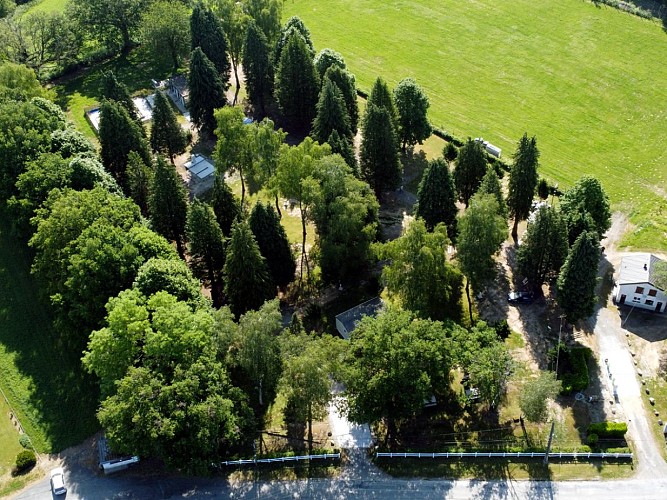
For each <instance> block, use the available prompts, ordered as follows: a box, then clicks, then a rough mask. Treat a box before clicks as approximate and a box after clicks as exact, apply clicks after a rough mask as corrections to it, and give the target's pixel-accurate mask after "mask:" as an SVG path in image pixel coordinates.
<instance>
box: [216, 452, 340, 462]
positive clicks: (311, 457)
mask: <svg viewBox="0 0 667 500" xmlns="http://www.w3.org/2000/svg"><path fill="white" fill-rule="evenodd" d="M333 458H336V459H340V453H326V454H324V455H299V456H296V457H277V458H256V459H249V460H227V461H225V462H220V465H252V464H274V463H280V462H299V461H305V462H307V461H310V460H327V459H333Z"/></svg>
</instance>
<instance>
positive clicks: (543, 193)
mask: <svg viewBox="0 0 667 500" xmlns="http://www.w3.org/2000/svg"><path fill="white" fill-rule="evenodd" d="M537 196H539V197H540V198H541V199H543V200H546V199H547V198H548V197H549V183H548V182H547V180H546V179H545V178H544V177H542V178H541V179H540V182H538V183H537Z"/></svg>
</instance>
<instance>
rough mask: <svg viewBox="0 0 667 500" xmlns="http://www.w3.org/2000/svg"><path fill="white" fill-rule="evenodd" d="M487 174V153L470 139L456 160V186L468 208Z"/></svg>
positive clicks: (460, 198)
mask: <svg viewBox="0 0 667 500" xmlns="http://www.w3.org/2000/svg"><path fill="white" fill-rule="evenodd" d="M484 174H486V153H485V152H484V149H483V147H482V144H480V143H479V142H477V141H473V140H472V139H470V138H468V140H467V142H466V143H465V144H464V145H463V146H461V149H460V150H459V154H458V156H457V158H456V168H455V169H454V184H455V185H456V191H457V192H458V193H459V200H461V202H463V203H464V204H465V206H466V208H468V203H469V202H470V198H472V196H473V195H474V194H475V193H476V192H477V189H479V185H480V184H481V183H482V178H483V177H484Z"/></svg>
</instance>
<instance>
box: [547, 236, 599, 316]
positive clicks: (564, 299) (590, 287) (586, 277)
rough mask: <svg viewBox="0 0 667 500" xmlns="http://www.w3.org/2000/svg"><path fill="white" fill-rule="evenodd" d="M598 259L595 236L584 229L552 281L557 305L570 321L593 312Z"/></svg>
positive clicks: (595, 301)
mask: <svg viewBox="0 0 667 500" xmlns="http://www.w3.org/2000/svg"><path fill="white" fill-rule="evenodd" d="M599 262H600V244H599V240H598V235H597V234H596V233H594V232H593V233H589V232H587V231H584V232H583V233H581V234H580V235H579V237H577V240H576V241H575V242H574V245H572V248H571V249H570V253H569V254H568V256H567V259H566V260H565V263H564V264H563V267H562V268H561V270H560V274H559V275H558V282H557V284H556V292H557V299H558V305H560V307H561V308H562V309H563V311H564V312H565V315H566V317H567V320H568V321H569V322H570V323H574V322H575V321H578V320H580V319H584V318H587V317H588V316H590V315H591V314H593V311H594V309H595V304H596V303H597V296H596V294H595V286H596V285H597V275H598V264H599Z"/></svg>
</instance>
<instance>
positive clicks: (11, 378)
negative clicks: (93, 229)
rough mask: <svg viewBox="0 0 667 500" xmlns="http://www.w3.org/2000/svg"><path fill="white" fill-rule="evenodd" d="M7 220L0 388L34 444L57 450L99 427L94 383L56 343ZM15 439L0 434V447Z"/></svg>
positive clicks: (0, 294)
mask: <svg viewBox="0 0 667 500" xmlns="http://www.w3.org/2000/svg"><path fill="white" fill-rule="evenodd" d="M7 220H8V219H7V218H6V217H4V216H3V217H0V374H2V376H0V387H2V390H3V391H4V392H5V394H6V395H7V397H8V399H9V401H10V403H11V405H12V408H13V409H14V411H15V412H16V414H17V415H18V417H19V419H20V421H21V424H22V425H23V428H24V429H25V431H26V433H27V434H28V435H29V436H30V438H31V439H32V442H33V444H34V445H35V448H37V450H38V451H40V452H52V451H59V450H61V449H63V448H66V447H67V446H71V445H74V444H77V443H79V442H80V441H82V440H83V439H85V438H86V437H88V436H89V435H91V434H93V433H94V432H95V431H96V430H97V429H98V424H97V421H96V418H95V410H96V407H97V398H98V394H97V389H96V384H95V383H94V381H93V380H92V378H91V377H89V376H84V374H83V373H82V370H81V364H80V360H79V358H80V354H71V353H67V352H65V350H64V349H63V348H62V347H61V346H60V345H59V340H58V335H57V332H56V331H55V329H54V328H53V326H52V318H51V315H50V312H49V308H48V307H47V306H45V305H43V303H42V302H41V301H40V299H39V297H38V288H37V284H36V283H35V281H34V280H33V279H32V276H31V275H30V271H29V257H28V255H27V252H26V251H25V250H24V247H23V243H20V242H18V241H17V240H16V239H15V238H13V237H12V236H11V234H10V231H9V228H8V225H7ZM2 418H3V419H5V418H6V417H5V415H4V412H3V415H2ZM17 439H18V436H16V435H11V434H6V433H4V432H3V433H1V434H0V448H2V449H4V448H5V447H7V448H12V449H13V448H14V446H15V445H14V442H15V441H16V440H17ZM2 458H3V459H4V458H5V457H4V455H3V456H2ZM3 465H6V464H3Z"/></svg>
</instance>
